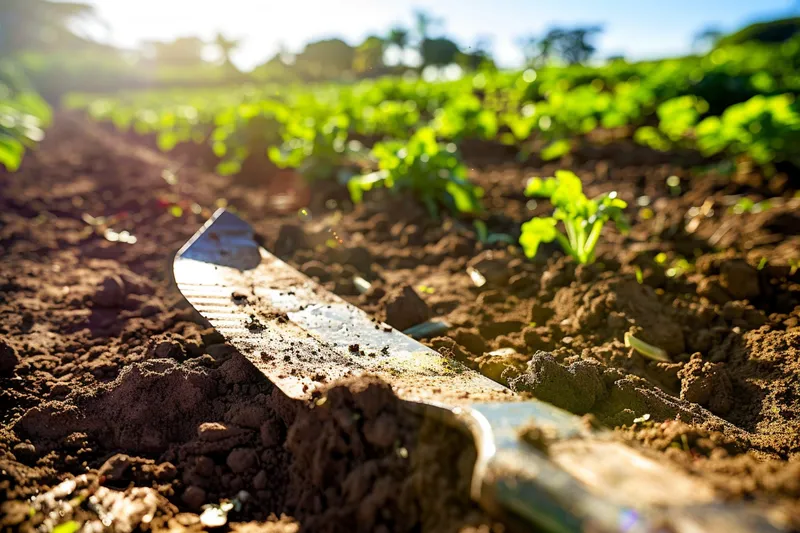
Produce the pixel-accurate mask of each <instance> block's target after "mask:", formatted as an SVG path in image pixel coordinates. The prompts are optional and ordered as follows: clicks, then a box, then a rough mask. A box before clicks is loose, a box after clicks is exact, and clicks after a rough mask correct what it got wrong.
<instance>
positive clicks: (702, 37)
mask: <svg viewBox="0 0 800 533" xmlns="http://www.w3.org/2000/svg"><path fill="white" fill-rule="evenodd" d="M723 35H725V33H724V32H723V31H722V30H721V29H719V28H717V27H716V26H708V27H706V28H703V29H702V30H700V31H699V32H697V33H696V34H695V36H694V38H693V39H692V48H694V49H695V50H700V49H704V48H711V47H713V46H714V45H715V44H717V41H719V40H720V39H721V38H722V36H723Z"/></svg>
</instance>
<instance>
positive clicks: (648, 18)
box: [89, 0, 800, 68]
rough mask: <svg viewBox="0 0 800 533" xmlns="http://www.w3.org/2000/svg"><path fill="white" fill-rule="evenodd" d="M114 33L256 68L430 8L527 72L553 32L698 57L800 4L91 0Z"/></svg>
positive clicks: (128, 41)
mask: <svg viewBox="0 0 800 533" xmlns="http://www.w3.org/2000/svg"><path fill="white" fill-rule="evenodd" d="M89 1H90V2H91V3H93V4H95V6H96V7H97V10H98V12H99V15H100V17H101V18H102V19H103V20H105V21H106V22H107V23H108V25H109V28H110V30H109V31H108V32H102V33H101V35H100V37H101V39H102V40H104V41H110V42H111V43H112V44H115V45H118V46H124V47H129V48H133V47H136V46H137V45H138V44H139V43H140V42H141V41H143V40H170V39H174V38H175V37H179V36H189V35H197V36H199V37H201V38H205V39H210V38H212V37H213V35H214V34H215V33H216V32H217V31H221V32H222V33H223V34H225V35H226V36H229V37H234V38H239V39H242V40H243V43H242V47H241V49H240V50H239V51H238V52H237V53H236V55H235V56H234V61H235V62H236V63H237V64H238V65H239V67H241V68H250V67H253V66H255V65H257V64H259V63H261V62H263V61H265V60H266V59H268V58H269V57H271V56H272V55H273V54H274V53H275V52H276V51H277V49H278V46H279V44H280V43H283V44H285V45H286V46H287V47H288V48H289V50H291V51H297V50H299V49H301V48H302V46H303V44H304V43H305V42H307V41H309V40H312V39H318V38H322V37H331V36H337V37H341V38H343V39H345V40H346V41H348V42H350V43H351V44H354V43H357V42H360V40H361V39H363V38H364V37H365V36H366V35H368V34H371V33H372V34H379V35H385V34H386V33H387V32H388V29H389V28H390V27H391V26H392V25H394V24H395V23H400V24H403V25H406V26H408V27H412V26H413V16H412V12H413V11H414V10H415V9H420V8H421V9H424V10H425V11H428V12H429V13H431V14H432V15H434V16H436V17H441V18H443V19H444V24H443V26H441V27H440V28H437V29H436V30H435V31H433V32H432V34H433V35H436V34H437V33H446V34H447V35H448V36H450V37H451V38H453V39H454V40H456V41H457V42H458V43H459V44H461V45H462V46H467V45H470V44H471V43H474V42H475V41H476V39H477V38H478V37H489V38H490V39H491V42H492V51H493V53H494V56H495V58H496V59H497V60H498V62H499V63H500V64H501V65H503V66H513V65H516V64H518V63H519V62H520V61H521V59H522V55H521V53H520V51H519V48H518V46H517V45H516V44H515V41H516V39H517V38H518V37H520V36H523V35H531V34H534V35H540V34H542V33H543V32H544V31H545V30H546V29H547V28H548V27H550V26H552V25H556V24H558V25H566V26H570V25H576V24H602V25H603V27H604V29H605V31H604V33H603V35H602V36H601V37H600V38H599V39H598V40H597V45H598V48H599V54H598V55H599V56H600V57H605V56H609V55H616V54H624V55H625V56H626V57H629V58H633V59H643V58H650V57H658V56H664V55H672V54H679V53H683V52H687V51H688V50H689V49H690V46H691V42H692V38H693V36H694V35H695V34H696V33H697V32H698V31H699V30H701V29H703V28H705V27H707V26H709V25H715V26H718V27H720V28H722V29H723V30H733V29H736V28H738V27H739V26H742V25H744V24H746V23H749V22H751V21H753V20H758V19H764V18H770V17H775V16H785V15H788V14H797V13H798V11H800V1H798V0H546V1H545V0H436V1H431V0H429V1H428V2H424V1H422V0H417V1H413V0H338V1H337V0H279V1H275V0H224V1H219V0H216V1H210V0H136V1H130V0H89Z"/></svg>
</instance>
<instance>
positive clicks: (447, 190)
mask: <svg viewBox="0 0 800 533" xmlns="http://www.w3.org/2000/svg"><path fill="white" fill-rule="evenodd" d="M372 156H373V157H374V158H375V159H376V161H377V164H378V170H377V171H375V172H371V173H369V174H365V175H362V176H358V177H355V178H353V179H351V180H350V181H349V182H348V184H347V186H348V189H349V190H350V196H351V198H352V200H353V202H354V203H360V202H361V201H362V200H363V196H364V193H365V192H366V191H369V190H371V189H373V188H375V187H386V188H387V189H392V190H393V191H396V192H403V191H410V192H411V193H412V194H414V195H415V196H416V197H417V198H419V199H420V200H421V201H422V203H423V204H424V205H425V207H427V209H428V211H429V212H430V213H431V215H432V216H438V213H439V207H440V206H442V205H443V206H444V207H446V208H447V209H449V210H450V211H451V212H453V213H466V214H477V213H479V212H481V211H482V210H483V206H482V203H481V197H482V196H483V189H481V188H480V187H477V186H475V185H473V184H472V183H471V182H470V181H469V180H468V179H467V169H466V167H464V165H463V164H462V163H461V160H460V158H459V156H458V153H457V149H456V146H455V145H454V144H452V143H451V144H442V143H439V142H437V141H436V133H435V132H434V130H433V129H432V128H430V127H424V128H421V129H419V130H418V131H417V132H416V133H415V134H414V135H413V136H412V137H411V138H410V139H409V140H408V142H407V143H403V142H398V141H387V142H379V143H377V144H375V146H374V147H373V148H372Z"/></svg>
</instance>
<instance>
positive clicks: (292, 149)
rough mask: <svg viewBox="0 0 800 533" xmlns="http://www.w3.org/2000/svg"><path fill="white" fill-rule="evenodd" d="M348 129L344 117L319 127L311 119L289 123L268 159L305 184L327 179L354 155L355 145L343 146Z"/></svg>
mask: <svg viewBox="0 0 800 533" xmlns="http://www.w3.org/2000/svg"><path fill="white" fill-rule="evenodd" d="M348 125H349V120H348V118H347V116H345V115H335V116H332V117H330V118H329V119H328V120H327V121H325V122H324V123H323V124H317V123H316V121H314V120H313V119H310V120H294V121H291V122H289V124H288V125H287V128H286V134H285V137H286V140H285V142H284V143H283V145H282V146H281V147H280V148H278V147H277V146H275V147H271V148H270V151H269V154H270V158H271V159H272V160H273V161H274V162H275V163H277V164H278V165H279V166H282V167H292V168H296V169H297V170H298V172H300V174H302V176H303V177H304V178H305V179H306V180H308V181H316V180H322V179H331V178H333V177H335V176H336V174H337V172H338V171H339V170H341V169H342V168H343V167H344V166H345V165H346V163H347V161H348V160H349V156H350V155H351V154H352V152H354V151H355V145H354V144H348V142H347V127H348Z"/></svg>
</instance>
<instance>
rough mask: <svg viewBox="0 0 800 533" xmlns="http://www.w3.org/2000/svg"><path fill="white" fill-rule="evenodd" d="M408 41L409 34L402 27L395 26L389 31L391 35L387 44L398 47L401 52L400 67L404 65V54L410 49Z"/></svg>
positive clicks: (387, 39)
mask: <svg viewBox="0 0 800 533" xmlns="http://www.w3.org/2000/svg"><path fill="white" fill-rule="evenodd" d="M408 41H409V32H408V30H407V29H406V28H403V27H402V26H395V27H394V28H392V29H391V30H389V35H388V36H387V37H386V44H389V45H392V46H396V47H397V49H398V50H399V51H400V60H399V62H398V63H399V64H400V65H402V64H403V52H405V51H406V48H407V47H408Z"/></svg>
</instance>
